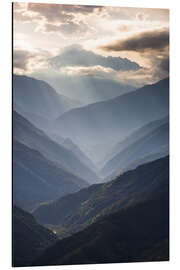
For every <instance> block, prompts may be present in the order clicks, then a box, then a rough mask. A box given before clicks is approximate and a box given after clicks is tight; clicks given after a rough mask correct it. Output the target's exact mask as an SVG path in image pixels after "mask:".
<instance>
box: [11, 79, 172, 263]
mask: <svg viewBox="0 0 180 270" xmlns="http://www.w3.org/2000/svg"><path fill="white" fill-rule="evenodd" d="M59 80H61V82H62V84H59ZM59 80H57V81H56V82H54V85H55V86H56V90H57V87H60V88H61V89H59V88H58V92H56V91H55V90H54V88H53V87H51V86H50V85H49V84H48V83H46V82H44V81H40V80H37V79H33V78H30V77H27V76H20V75H13V107H14V110H13V205H14V206H13V266H32V265H33V266H35V265H37V266H38V265H56V264H62V265H63V264H85V263H106V262H108V263H111V262H112V263H113V262H118V263H119V262H135V261H137V262H138V261H161V260H168V259H169V78H166V79H164V80H161V81H159V82H157V83H155V84H152V85H146V86H144V87H142V88H140V89H135V88H133V87H130V86H127V85H121V84H119V83H117V82H113V84H112V81H111V80H108V79H107V80H106V79H104V80H101V79H100V78H92V77H89V76H84V77H83V78H81V80H80V78H79V77H78V76H77V78H75V79H74V80H73V81H72V82H70V81H69V84H67V82H65V81H63V78H59ZM63 83H64V85H66V87H67V85H72V87H71V88H70V89H69V91H67V95H68V97H65V96H63V95H59V94H58V93H64V94H65V93H66V90H67V89H66V88H64V85H63ZM54 85H53V86H54ZM78 86H79V87H78ZM61 90H62V91H61ZM63 91H64V92H63ZM77 93H78V94H77ZM77 95H78V97H80V98H79V100H80V102H79V101H75V100H73V99H72V97H77ZM93 102H94V103H93ZM92 103H93V104H92ZM82 104H83V105H82ZM26 211H29V213H28V212H26Z"/></svg>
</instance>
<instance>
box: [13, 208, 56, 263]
mask: <svg viewBox="0 0 180 270" xmlns="http://www.w3.org/2000/svg"><path fill="white" fill-rule="evenodd" d="M56 240H57V239H56V236H55V235H54V234H53V233H52V232H51V231H50V230H48V229H46V228H44V227H43V226H41V225H40V224H38V223H37V222H36V220H35V218H34V217H33V216H32V215H30V214H29V213H27V212H25V211H23V210H22V209H20V208H19V207H17V206H14V207H13V246H12V253H13V254H12V255H13V260H12V264H13V266H30V265H31V263H32V260H35V258H36V257H38V256H39V255H40V254H41V252H42V251H43V250H44V249H45V248H47V247H48V246H49V245H52V244H53V243H54V242H55V241H56Z"/></svg>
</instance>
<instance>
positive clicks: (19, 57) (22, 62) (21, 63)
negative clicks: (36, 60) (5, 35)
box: [13, 50, 33, 71]
mask: <svg viewBox="0 0 180 270" xmlns="http://www.w3.org/2000/svg"><path fill="white" fill-rule="evenodd" d="M32 57H33V55H32V54H31V53H30V52H28V51H25V50H14V52H13V68H14V69H22V70H25V71H27V69H28V62H29V59H31V58H32Z"/></svg>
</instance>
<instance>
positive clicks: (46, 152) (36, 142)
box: [13, 112, 98, 183]
mask: <svg viewBox="0 0 180 270" xmlns="http://www.w3.org/2000/svg"><path fill="white" fill-rule="evenodd" d="M13 136H14V139H16V140H18V141H19V142H21V143H24V144H26V145H27V146H29V147H30V148H33V149H36V150H38V151H39V152H40V153H42V154H43V156H44V157H46V158H47V159H49V160H51V161H53V162H56V163H58V165H59V166H62V167H63V168H65V169H66V170H68V171H69V172H71V173H72V174H75V175H77V176H78V177H80V178H83V179H86V180H87V181H88V182H90V183H91V182H92V183H94V182H97V178H98V177H97V175H96V174H95V173H94V172H93V171H92V170H91V169H89V168H88V167H86V166H85V165H84V164H83V163H82V162H81V161H80V160H79V159H78V158H77V157H76V156H75V154H74V153H73V152H72V151H70V150H68V149H67V148H65V147H63V146H60V145H59V144H57V143H56V142H54V141H52V140H51V139H50V138H49V137H48V136H47V135H46V134H45V133H44V132H42V131H41V130H39V129H37V128H36V127H35V126H33V125H32V124H31V123H30V122H29V121H27V120H26V119H25V118H24V117H22V116H21V115H20V114H18V113H17V112H14V113H13Z"/></svg>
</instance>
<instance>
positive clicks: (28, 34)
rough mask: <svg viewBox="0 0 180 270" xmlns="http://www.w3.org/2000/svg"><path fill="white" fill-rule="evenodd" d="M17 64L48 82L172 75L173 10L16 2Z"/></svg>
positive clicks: (140, 81)
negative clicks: (170, 24)
mask: <svg viewBox="0 0 180 270" xmlns="http://www.w3.org/2000/svg"><path fill="white" fill-rule="evenodd" d="M13 33H14V35H13V36H14V38H13V39H14V40H13V44H14V50H13V67H14V73H15V74H25V75H28V76H32V77H35V78H40V79H41V78H43V79H44V78H45V79H47V81H49V80H51V81H52V80H56V79H57V78H60V79H61V78H62V79H63V80H69V79H71V80H72V79H73V78H83V77H87V76H88V77H93V78H100V79H102V80H103V79H107V78H108V79H109V80H112V81H116V82H120V83H124V84H129V85H132V86H135V87H141V86H143V85H144V84H148V83H154V82H157V81H159V80H161V79H163V78H165V77H167V76H168V74H169V10H168V9H145V8H125V7H123V8H121V7H106V6H81V5H59V4H38V3H14V7H13Z"/></svg>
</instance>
